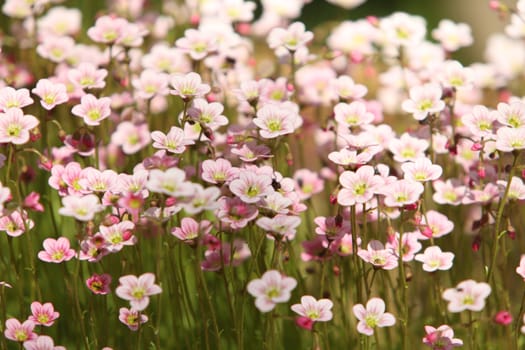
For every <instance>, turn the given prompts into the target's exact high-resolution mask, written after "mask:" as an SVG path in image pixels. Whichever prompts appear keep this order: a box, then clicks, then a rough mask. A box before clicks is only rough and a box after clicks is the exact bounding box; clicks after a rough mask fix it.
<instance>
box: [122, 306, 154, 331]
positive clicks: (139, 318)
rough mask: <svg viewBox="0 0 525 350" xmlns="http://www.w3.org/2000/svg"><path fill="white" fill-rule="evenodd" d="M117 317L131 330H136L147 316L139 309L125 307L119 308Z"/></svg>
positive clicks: (146, 319)
mask: <svg viewBox="0 0 525 350" xmlns="http://www.w3.org/2000/svg"><path fill="white" fill-rule="evenodd" d="M118 319H119V320H120V322H122V323H124V324H125V325H126V326H128V328H129V329H130V330H132V331H136V330H138V329H139V326H140V325H141V324H144V323H146V322H148V316H146V315H143V314H141V313H140V311H139V310H135V309H133V308H131V309H127V308H125V307H121V308H120V310H119V317H118Z"/></svg>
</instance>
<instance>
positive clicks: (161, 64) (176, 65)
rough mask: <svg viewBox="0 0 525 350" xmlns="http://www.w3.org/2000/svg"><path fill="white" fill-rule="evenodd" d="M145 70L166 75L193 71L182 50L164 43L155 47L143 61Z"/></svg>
mask: <svg viewBox="0 0 525 350" xmlns="http://www.w3.org/2000/svg"><path fill="white" fill-rule="evenodd" d="M141 63H142V66H143V67H144V68H145V69H151V70H154V71H157V72H165V73H186V72H189V71H190V70H191V64H190V62H189V60H188V58H187V57H186V55H184V53H182V51H181V50H179V49H177V48H173V47H168V46H167V45H166V44H164V43H158V44H155V45H153V47H152V48H151V49H150V51H149V52H148V53H147V54H145V55H144V56H143V57H142V59H141Z"/></svg>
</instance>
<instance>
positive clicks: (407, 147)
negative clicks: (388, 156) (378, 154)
mask: <svg viewBox="0 0 525 350" xmlns="http://www.w3.org/2000/svg"><path fill="white" fill-rule="evenodd" d="M428 146H429V143H428V141H427V140H422V139H419V138H417V137H412V136H410V135H409V134H408V133H404V134H403V135H401V137H400V138H399V139H392V140H391V141H390V143H389V144H388V149H389V150H390V151H391V152H392V153H393V154H394V160H395V161H397V162H406V161H409V160H411V161H414V160H416V159H417V158H421V157H424V156H425V150H426V149H427V148H428Z"/></svg>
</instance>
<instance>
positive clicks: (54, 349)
mask: <svg viewBox="0 0 525 350" xmlns="http://www.w3.org/2000/svg"><path fill="white" fill-rule="evenodd" d="M24 349H25V350H66V348H65V347H63V346H55V342H54V341H53V338H51V337H50V336H47V335H39V336H37V337H36V338H35V339H31V340H28V341H25V342H24Z"/></svg>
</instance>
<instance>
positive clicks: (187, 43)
mask: <svg viewBox="0 0 525 350" xmlns="http://www.w3.org/2000/svg"><path fill="white" fill-rule="evenodd" d="M217 44H218V43H217V38H216V37H215V36H214V35H213V33H210V32H204V31H201V30H196V29H186V31H185V32H184V37H182V38H179V39H177V41H176V42H175V46H177V48H179V49H181V51H182V52H185V53H187V54H189V55H190V57H191V58H192V59H193V60H196V61H199V60H202V59H203V58H204V57H206V56H208V54H209V53H211V52H213V51H216V50H217V48H218V45H217Z"/></svg>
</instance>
